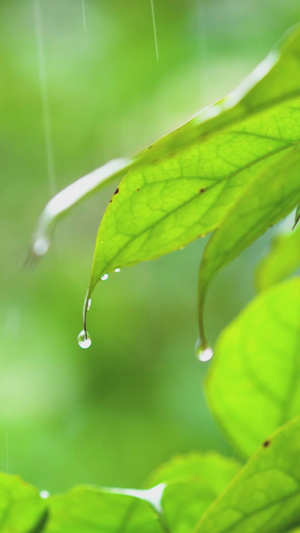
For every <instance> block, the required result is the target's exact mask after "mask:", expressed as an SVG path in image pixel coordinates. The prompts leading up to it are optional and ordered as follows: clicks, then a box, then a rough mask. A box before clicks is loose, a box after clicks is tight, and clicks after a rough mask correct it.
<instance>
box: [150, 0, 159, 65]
mask: <svg viewBox="0 0 300 533" xmlns="http://www.w3.org/2000/svg"><path fill="white" fill-rule="evenodd" d="M150 1H151V13H152V25H153V34H154V44H155V54H156V61H159V52H158V42H157V31H156V20H155V11H154V2H153V0H150Z"/></svg>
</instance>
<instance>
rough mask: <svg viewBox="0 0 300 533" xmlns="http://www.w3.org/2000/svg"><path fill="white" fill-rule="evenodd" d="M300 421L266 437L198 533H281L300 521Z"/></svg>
mask: <svg viewBox="0 0 300 533" xmlns="http://www.w3.org/2000/svg"><path fill="white" fill-rule="evenodd" d="M299 452H300V420H299V419H296V420H295V421H293V422H291V423H290V424H288V425H286V426H284V427H283V428H282V429H281V430H279V431H278V432H276V433H275V434H274V435H273V436H272V437H270V438H269V439H268V440H266V441H265V442H264V443H263V445H262V447H261V448H260V450H259V451H258V452H257V453H256V454H255V455H254V456H253V457H252V459H250V461H249V463H248V464H247V465H246V466H245V468H244V469H243V470H242V471H241V472H240V474H239V475H238V476H237V477H236V479H235V480H234V482H233V483H232V484H231V485H230V487H229V488H228V490H227V491H225V493H224V494H223V496H222V497H221V498H220V499H219V500H218V501H217V502H216V503H215V504H214V505H212V507H211V508H210V509H209V511H208V512H207V514H206V515H205V516H204V517H203V519H202V520H200V522H199V524H198V526H197V528H196V530H195V533H211V532H212V531H213V532H214V533H221V532H223V533H225V531H226V532H230V533H251V532H254V531H255V532H263V533H280V532H282V531H287V530H288V529H289V528H290V527H293V526H296V525H299V523H300V463H299Z"/></svg>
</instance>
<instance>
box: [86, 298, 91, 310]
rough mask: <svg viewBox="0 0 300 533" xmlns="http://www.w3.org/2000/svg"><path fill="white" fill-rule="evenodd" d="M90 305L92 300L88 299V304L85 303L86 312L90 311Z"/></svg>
mask: <svg viewBox="0 0 300 533" xmlns="http://www.w3.org/2000/svg"><path fill="white" fill-rule="evenodd" d="M91 305H92V300H91V298H89V299H88V302H87V306H86V309H87V311H89V310H90V308H91Z"/></svg>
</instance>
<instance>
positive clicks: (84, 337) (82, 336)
mask: <svg viewBox="0 0 300 533" xmlns="http://www.w3.org/2000/svg"><path fill="white" fill-rule="evenodd" d="M77 340H78V344H79V346H80V348H83V349H84V350H86V348H89V347H90V346H91V344H92V341H91V337H90V336H89V334H88V332H87V331H85V330H84V329H83V330H82V331H81V332H80V333H79V335H78V337H77Z"/></svg>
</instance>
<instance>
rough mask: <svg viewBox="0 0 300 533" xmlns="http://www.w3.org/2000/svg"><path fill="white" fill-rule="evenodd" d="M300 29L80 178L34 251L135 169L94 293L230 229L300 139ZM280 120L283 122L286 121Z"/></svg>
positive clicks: (110, 219) (106, 241)
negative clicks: (228, 88)
mask: <svg viewBox="0 0 300 533" xmlns="http://www.w3.org/2000/svg"><path fill="white" fill-rule="evenodd" d="M299 54H300V31H299V28H298V29H296V30H295V31H294V32H293V33H292V34H291V35H289V36H288V38H287V39H286V41H285V42H284V43H283V45H282V46H281V47H280V50H279V52H273V53H272V54H270V55H269V56H268V57H267V59H266V60H265V61H264V62H263V63H262V64H260V65H259V66H258V67H257V69H256V70H255V71H254V72H253V73H252V75H250V76H249V78H248V79H247V80H245V82H243V83H242V84H241V86H240V87H239V88H238V89H237V90H236V91H235V92H234V93H232V94H231V95H230V96H229V97H228V98H225V99H223V100H221V101H219V102H217V103H216V104H214V105H213V106H211V107H210V108H208V109H206V110H204V111H203V112H202V113H200V114H199V115H198V116H196V117H195V118H194V119H192V120H191V121H190V122H188V123H187V124H185V125H184V126H182V127H181V128H179V129H178V130H176V131H174V132H172V133H170V134H169V135H167V136H166V137H164V138H163V139H161V140H160V141H158V142H157V143H155V144H154V145H153V146H152V147H150V149H148V150H144V151H143V152H141V153H140V154H138V155H137V156H136V157H134V158H131V159H128V160H116V161H113V162H111V163H110V164H108V165H106V166H104V167H102V168H101V169H99V170H98V171H95V172H94V173H92V174H91V175H88V176H86V177H84V178H82V179H81V180H79V181H77V182H75V183H74V184H72V185H71V186H69V187H68V188H67V189H65V190H64V191H62V192H61V193H59V194H58V195H57V196H56V197H55V198H53V199H52V200H51V202H50V203H49V204H48V206H47V207H46V209H45V211H44V213H43V215H42V217H41V219H40V224H39V227H38V230H37V233H36V236H35V241H34V244H33V252H34V253H35V254H37V255H42V254H43V253H45V252H46V251H47V249H48V247H49V233H50V229H51V228H52V226H53V223H54V222H55V220H56V219H57V218H59V217H60V216H61V215H62V214H63V213H66V212H67V211H68V210H69V209H71V207H73V206H74V205H76V204H77V203H78V202H79V201H81V200H82V199H83V198H85V197H86V196H87V195H89V194H91V193H92V192H94V191H95V190H97V189H98V188H99V187H102V186H103V185H104V184H105V183H108V182H109V181H111V180H112V179H115V178H116V177H118V176H119V175H121V174H122V173H124V172H125V171H126V170H128V173H127V175H126V177H125V178H124V180H123V181H122V182H121V184H120V186H119V187H118V188H117V190H116V193H117V194H115V195H114V196H113V198H112V201H111V203H110V204H109V206H108V208H107V210H106V212H105V214H104V217H103V220H102V223H101V225H100V228H99V232H98V237H97V242H96V248H95V254H94V261H93V267H92V274H91V281H90V286H89V291H88V295H87V299H86V304H85V309H86V307H87V302H88V300H89V298H90V296H91V294H92V291H93V289H94V287H95V285H96V284H97V282H98V281H99V279H100V278H101V277H102V275H104V274H106V273H109V272H112V271H113V270H114V269H116V268H122V267H124V266H129V265H133V264H136V263H138V262H140V261H145V260H149V259H154V258H156V257H159V256H161V255H163V254H166V253H168V252H170V251H172V250H176V249H178V248H181V247H182V246H184V245H185V244H187V243H189V242H190V241H192V240H194V239H196V238H198V237H199V236H204V235H206V234H207V233H209V232H211V231H212V230H214V229H216V228H217V227H219V226H221V225H222V223H223V220H224V217H226V215H227V213H228V212H229V210H230V209H231V207H232V206H233V205H234V204H235V203H236V202H237V200H238V199H239V198H240V197H241V195H242V194H243V192H244V191H245V189H246V188H248V187H249V186H251V184H252V183H253V182H254V181H255V180H256V179H257V177H258V176H260V175H261V173H262V172H264V171H265V169H266V167H272V166H273V169H274V168H275V167H276V165H277V163H279V164H280V160H281V158H282V157H284V156H285V155H286V154H288V153H289V152H290V153H292V148H293V147H294V146H295V145H296V144H297V143H298V142H299V139H300V122H299V120H298V119H299V111H300V102H299V95H300V61H299ZM279 125H280V126H279Z"/></svg>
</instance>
